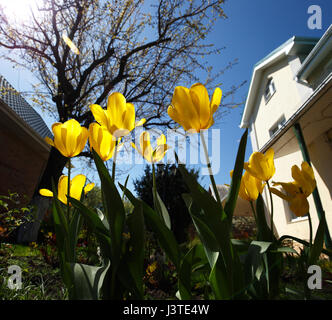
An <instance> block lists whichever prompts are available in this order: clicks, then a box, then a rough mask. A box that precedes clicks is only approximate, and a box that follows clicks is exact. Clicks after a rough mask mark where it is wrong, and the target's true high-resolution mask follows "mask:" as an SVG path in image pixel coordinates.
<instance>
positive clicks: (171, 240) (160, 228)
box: [119, 184, 181, 268]
mask: <svg viewBox="0 0 332 320" xmlns="http://www.w3.org/2000/svg"><path fill="white" fill-rule="evenodd" d="M119 185H120V187H121V189H122V190H124V192H125V195H126V197H127V198H128V199H129V201H130V202H131V203H132V204H133V205H134V207H135V206H139V205H140V204H142V207H143V213H144V221H145V222H146V224H147V225H148V226H149V227H150V228H151V229H152V230H153V231H154V233H155V234H156V236H157V238H158V240H159V243H160V246H161V247H162V248H163V250H164V251H165V252H166V254H167V255H168V257H169V258H170V259H171V261H172V262H173V263H174V265H175V266H176V268H179V266H180V256H181V253H180V249H179V246H178V244H177V242H176V240H175V237H174V235H173V233H172V232H171V231H170V230H169V229H168V228H167V227H166V225H165V222H164V221H163V220H162V219H161V217H160V216H159V214H158V213H157V212H156V211H154V210H153V209H152V208H151V207H150V206H149V205H147V204H146V203H145V202H143V201H141V200H139V199H137V198H135V196H134V195H133V194H132V193H131V192H130V191H129V190H128V189H127V188H125V187H124V186H122V185H121V184H119Z"/></svg>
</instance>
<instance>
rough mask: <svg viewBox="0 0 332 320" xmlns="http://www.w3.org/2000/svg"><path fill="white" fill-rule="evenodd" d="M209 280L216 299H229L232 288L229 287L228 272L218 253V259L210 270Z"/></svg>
mask: <svg viewBox="0 0 332 320" xmlns="http://www.w3.org/2000/svg"><path fill="white" fill-rule="evenodd" d="M209 282H210V284H211V287H212V290H213V292H214V294H215V298H216V299H217V300H229V299H231V297H232V290H231V288H230V287H229V283H230V281H229V274H228V272H227V269H226V266H225V263H224V259H223V257H222V255H221V254H219V256H218V259H217V260H216V262H215V264H214V266H213V268H212V270H211V273H210V276H209Z"/></svg>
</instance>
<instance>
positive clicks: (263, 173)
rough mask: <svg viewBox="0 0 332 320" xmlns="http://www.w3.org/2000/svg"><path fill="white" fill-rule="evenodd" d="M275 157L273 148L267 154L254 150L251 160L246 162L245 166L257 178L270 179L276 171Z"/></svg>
mask: <svg viewBox="0 0 332 320" xmlns="http://www.w3.org/2000/svg"><path fill="white" fill-rule="evenodd" d="M273 157H274V151H273V149H272V148H270V149H269V150H267V151H266V153H265V154H263V153H261V152H254V153H253V154H252V155H251V156H250V158H249V162H245V163H244V164H243V167H244V169H245V170H246V171H248V173H250V174H251V175H252V176H254V177H255V178H257V179H259V180H262V181H269V180H270V179H271V178H272V176H273V175H274V173H275V171H276V169H275V167H274V161H273Z"/></svg>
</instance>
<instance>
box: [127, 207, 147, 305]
mask: <svg viewBox="0 0 332 320" xmlns="http://www.w3.org/2000/svg"><path fill="white" fill-rule="evenodd" d="M127 225H128V228H129V232H130V240H129V244H128V245H129V252H128V256H127V259H126V261H127V266H128V268H129V272H130V274H131V276H132V278H133V280H134V284H135V288H136V291H137V292H138V298H139V299H143V276H144V247H145V246H144V244H145V228H144V216H143V207H142V204H141V203H137V205H136V206H135V207H134V210H133V212H132V214H130V215H129V216H128V218H127ZM129 289H130V288H129Z"/></svg>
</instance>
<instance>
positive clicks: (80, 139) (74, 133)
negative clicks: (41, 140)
mask: <svg viewBox="0 0 332 320" xmlns="http://www.w3.org/2000/svg"><path fill="white" fill-rule="evenodd" d="M52 131H53V135H54V141H53V140H52V139H50V138H49V137H46V138H45V140H46V142H47V143H48V144H50V145H51V146H53V147H55V148H57V149H58V150H59V151H60V152H61V154H62V155H63V156H65V157H67V158H72V157H75V156H77V155H78V154H80V153H81V152H82V151H83V149H84V147H85V144H86V141H87V139H88V129H87V128H85V127H81V125H80V124H79V123H78V122H77V121H76V120H75V119H71V120H68V121H66V122H65V123H60V122H56V123H54V124H53V125H52Z"/></svg>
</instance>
